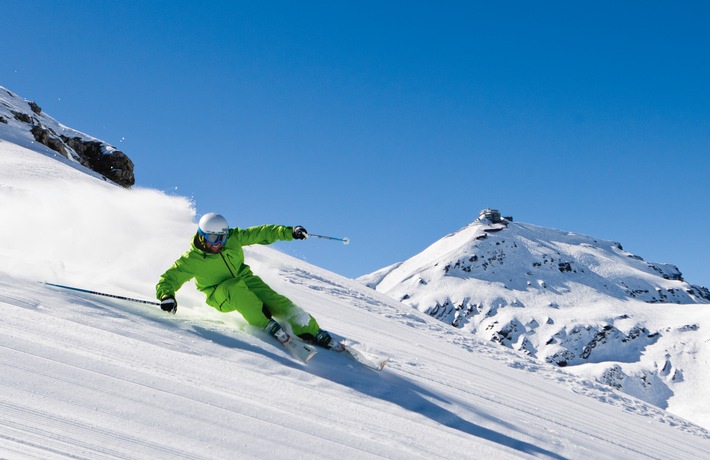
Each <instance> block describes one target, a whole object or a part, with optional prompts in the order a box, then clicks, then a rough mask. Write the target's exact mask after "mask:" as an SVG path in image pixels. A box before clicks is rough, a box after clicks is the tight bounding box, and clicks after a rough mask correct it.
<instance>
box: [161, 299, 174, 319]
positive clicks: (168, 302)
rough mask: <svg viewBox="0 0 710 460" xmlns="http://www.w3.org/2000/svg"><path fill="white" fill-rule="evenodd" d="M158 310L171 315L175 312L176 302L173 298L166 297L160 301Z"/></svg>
mask: <svg viewBox="0 0 710 460" xmlns="http://www.w3.org/2000/svg"><path fill="white" fill-rule="evenodd" d="M160 309H161V310H163V311H166V312H168V313H172V314H173V315H174V314H175V312H176V311H177V300H175V297H173V296H166V297H163V298H162V299H161V300H160Z"/></svg>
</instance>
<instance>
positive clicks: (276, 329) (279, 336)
mask: <svg viewBox="0 0 710 460" xmlns="http://www.w3.org/2000/svg"><path fill="white" fill-rule="evenodd" d="M264 329H265V330H266V332H268V333H269V334H271V335H273V336H274V338H275V339H276V340H278V341H279V343H281V344H285V343H287V342H288V341H289V340H291V336H290V335H288V333H287V332H286V331H284V330H283V328H282V327H281V325H280V324H279V323H277V322H276V321H274V320H273V319H272V320H271V321H269V324H267V325H266V327H265V328H264Z"/></svg>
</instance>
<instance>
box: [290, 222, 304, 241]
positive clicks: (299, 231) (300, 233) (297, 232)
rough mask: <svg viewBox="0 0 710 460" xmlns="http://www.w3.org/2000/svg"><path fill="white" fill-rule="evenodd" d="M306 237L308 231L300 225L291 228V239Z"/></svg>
mask: <svg viewBox="0 0 710 460" xmlns="http://www.w3.org/2000/svg"><path fill="white" fill-rule="evenodd" d="M306 238H308V232H307V231H306V229H305V228H303V227H301V226H300V225H298V226H296V227H294V228H293V239H294V240H305V239H306Z"/></svg>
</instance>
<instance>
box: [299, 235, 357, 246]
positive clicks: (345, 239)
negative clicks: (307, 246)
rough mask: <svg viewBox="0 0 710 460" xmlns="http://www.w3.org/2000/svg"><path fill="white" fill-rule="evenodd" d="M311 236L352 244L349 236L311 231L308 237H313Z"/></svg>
mask: <svg viewBox="0 0 710 460" xmlns="http://www.w3.org/2000/svg"><path fill="white" fill-rule="evenodd" d="M311 237H313V238H320V239H323V240H333V241H342V242H343V244H350V238H348V237H347V236H346V237H345V238H336V237H334V236H324V235H315V234H313V233H309V234H308V238H311Z"/></svg>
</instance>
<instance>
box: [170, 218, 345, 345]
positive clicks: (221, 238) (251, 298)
mask: <svg viewBox="0 0 710 460" xmlns="http://www.w3.org/2000/svg"><path fill="white" fill-rule="evenodd" d="M306 238H308V232H307V231H306V229H305V228H303V227H301V226H296V227H285V226H280V225H261V226H257V227H250V228H245V229H241V228H229V226H228V225H227V220H226V219H225V218H224V217H222V216H221V215H219V214H215V213H209V214H205V215H204V216H202V218H201V219H200V221H199V223H198V226H197V233H196V234H195V237H194V238H193V240H192V245H191V247H190V250H189V251H187V252H186V253H185V254H183V255H182V256H181V257H180V258H179V259H178V260H177V261H176V262H175V263H174V264H173V265H172V266H171V267H170V268H169V269H168V270H167V271H166V272H165V273H163V275H162V276H161V277H160V281H159V282H158V285H157V286H156V295H157V298H158V299H159V300H160V308H161V309H162V310H163V311H166V312H168V313H173V314H174V313H175V312H176V311H177V301H176V300H175V292H176V291H177V290H178V289H180V287H181V286H182V285H183V284H185V283H186V282H187V281H188V280H190V279H192V278H195V284H196V285H197V289H199V290H200V291H201V292H203V293H204V294H205V295H206V296H207V304H208V305H209V306H211V307H213V308H216V309H217V310H219V311H221V312H225V313H226V312H231V311H235V310H236V311H238V312H239V313H240V314H241V315H242V316H243V317H244V319H245V320H246V321H247V322H248V323H249V324H251V325H253V326H256V327H259V328H262V329H265V330H266V331H267V332H268V333H269V334H271V335H273V336H274V337H275V338H276V339H277V340H278V341H279V342H281V343H284V344H285V343H286V342H288V341H289V340H290V339H291V337H290V335H289V334H288V333H287V332H286V331H284V330H283V328H282V327H281V325H280V324H279V323H278V322H276V321H275V320H274V319H273V318H272V315H276V316H278V317H279V318H283V319H284V320H286V321H287V322H288V323H289V325H290V326H291V329H292V331H293V333H294V334H295V335H297V336H298V337H300V338H302V339H303V340H306V341H308V342H312V343H314V344H316V345H319V346H321V347H325V348H334V349H336V350H339V351H340V350H341V349H342V346H341V345H340V344H339V343H338V342H337V341H336V340H334V339H333V338H332V337H331V335H330V334H329V333H328V332H327V331H324V330H322V329H320V327H319V326H318V323H317V322H316V320H315V318H313V316H311V315H310V314H309V313H307V312H305V311H304V310H303V309H301V308H300V307H298V306H297V305H295V304H294V303H293V302H292V301H291V300H289V299H288V298H286V297H284V296H282V295H281V294H278V293H277V292H276V291H274V290H273V289H271V288H270V287H269V286H268V285H267V284H266V283H265V282H264V281H262V279H261V278H259V277H258V276H256V275H254V273H252V271H251V268H250V267H249V266H248V265H246V264H245V263H244V251H243V250H242V246H248V245H251V244H271V243H274V242H276V241H279V240H282V241H290V240H293V239H297V240H304V239H306Z"/></svg>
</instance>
